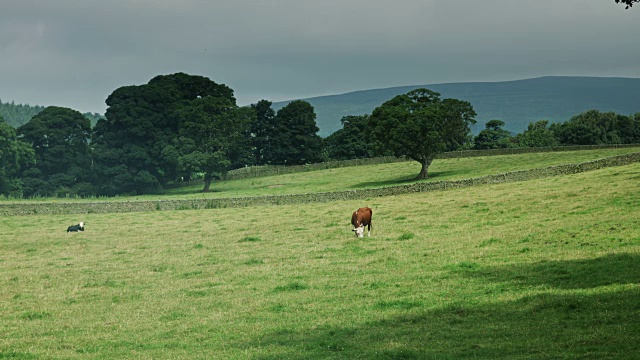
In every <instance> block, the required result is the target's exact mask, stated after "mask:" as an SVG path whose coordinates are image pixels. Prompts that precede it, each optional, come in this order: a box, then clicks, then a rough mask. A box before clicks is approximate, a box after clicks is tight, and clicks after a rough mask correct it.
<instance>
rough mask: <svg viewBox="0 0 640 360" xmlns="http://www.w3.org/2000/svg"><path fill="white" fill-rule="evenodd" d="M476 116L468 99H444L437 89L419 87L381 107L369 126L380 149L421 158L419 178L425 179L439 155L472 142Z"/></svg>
mask: <svg viewBox="0 0 640 360" xmlns="http://www.w3.org/2000/svg"><path fill="white" fill-rule="evenodd" d="M475 116H476V113H475V111H474V110H473V107H472V106H471V104H470V103H469V102H467V101H462V100H458V99H444V100H442V99H440V94H439V93H437V92H434V91H431V90H428V89H416V90H413V91H410V92H408V93H407V94H404V95H398V96H396V97H394V98H393V99H391V100H389V101H387V102H385V103H384V104H382V105H381V106H379V107H377V108H376V109H375V110H374V111H373V113H372V114H371V116H369V122H368V129H369V133H370V135H371V138H372V140H374V149H375V151H376V152H377V153H383V152H385V151H390V152H392V153H393V154H394V155H395V156H406V157H408V158H410V159H413V160H415V161H418V162H419V163H420V164H421V165H422V167H421V169H420V173H419V174H418V176H417V178H420V179H423V178H426V177H427V176H428V169H429V166H430V165H431V162H432V161H433V159H434V158H435V156H436V155H438V154H439V153H441V152H444V151H448V150H455V149H459V148H461V147H462V146H467V145H468V144H469V143H470V141H471V125H472V124H475V122H476V121H475V119H474V117H475Z"/></svg>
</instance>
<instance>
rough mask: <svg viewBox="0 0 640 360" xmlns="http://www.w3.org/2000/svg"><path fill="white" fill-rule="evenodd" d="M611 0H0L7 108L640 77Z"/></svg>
mask: <svg viewBox="0 0 640 360" xmlns="http://www.w3.org/2000/svg"><path fill="white" fill-rule="evenodd" d="M638 33H640V4H638V5H636V6H635V7H633V8H632V9H629V10H625V8H624V6H622V5H620V4H616V3H615V2H614V0H535V1H531V0H528V1H527V0H456V1H453V0H314V1H307V0H108V1H105V0H0V100H2V101H3V102H10V101H12V100H13V101H15V102H16V103H21V104H25V103H28V104H31V105H43V106H48V105H57V106H64V107H69V108H72V109H75V110H78V111H81V112H98V113H104V111H105V109H106V105H105V103H104V101H105V99H106V98H107V96H109V94H111V93H112V92H113V91H114V90H115V89H117V88H119V87H121V86H126V85H141V84H145V83H147V82H148V81H149V80H150V79H151V78H153V77H154V76H156V75H160V74H171V73H176V72H185V73H188V74H193V75H202V76H206V77H208V78H210V79H211V80H213V81H215V82H217V83H223V84H226V85H227V86H229V87H231V88H232V89H233V90H234V91H235V95H236V98H237V99H238V103H239V104H240V105H246V104H250V103H255V102H257V101H258V100H260V99H267V100H271V101H280V100H290V99H297V98H307V97H313V96H320V95H330V94H340V93H345V92H349V91H355V90H364V89H371V88H384V87H392V86H402V85H421V84H434V83H448V82H467V81H502V80H516V79H524V78H530V77H538V76H545V75H586V76H620V77H635V78H640V38H638V36H637V34H638Z"/></svg>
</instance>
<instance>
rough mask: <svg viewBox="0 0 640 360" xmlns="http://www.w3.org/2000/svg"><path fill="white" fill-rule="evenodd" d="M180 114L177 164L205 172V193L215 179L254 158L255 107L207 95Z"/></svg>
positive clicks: (185, 169)
mask: <svg viewBox="0 0 640 360" xmlns="http://www.w3.org/2000/svg"><path fill="white" fill-rule="evenodd" d="M180 116H181V118H182V125H181V129H180V139H179V142H180V144H181V148H180V154H181V155H180V156H179V157H178V164H179V165H180V170H182V171H183V172H186V173H193V172H202V173H204V189H203V192H207V191H209V188H210V185H211V181H212V180H213V179H222V178H223V177H224V175H226V173H227V172H228V171H229V170H230V169H233V168H238V167H240V166H242V165H243V164H247V163H248V162H250V161H251V160H252V159H251V156H252V154H251V149H250V132H249V131H250V124H251V122H252V121H253V118H254V116H255V111H254V110H253V109H252V108H239V107H238V106H236V104H235V102H234V101H232V100H230V99H227V98H224V97H213V96H206V97H204V98H199V99H195V100H193V101H192V102H191V104H190V106H189V107H185V108H184V110H183V111H182V113H181V114H180Z"/></svg>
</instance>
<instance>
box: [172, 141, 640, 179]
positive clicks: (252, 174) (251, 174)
mask: <svg viewBox="0 0 640 360" xmlns="http://www.w3.org/2000/svg"><path fill="white" fill-rule="evenodd" d="M632 147H640V144H614V145H569V146H553V147H531V148H509V149H488V150H461V151H448V152H444V153H441V154H438V155H437V156H436V159H457V158H468V157H479V156H499V155H515V154H532V153H541V152H561V151H580V150H598V149H619V148H632ZM403 161H414V160H411V159H409V158H406V157H395V156H380V157H374V158H365V159H353V160H335V161H327V162H322V163H317V164H305V165H258V166H247V167H244V168H240V169H235V170H231V171H229V172H228V173H227V175H226V176H225V178H224V179H225V180H238V179H247V178H256V177H262V176H272V175H282V174H293V173H298V172H305V171H315V170H327V169H335V168H341V167H350V166H365V165H377V164H388V163H394V162H403ZM186 185H189V184H186ZM178 186H179V185H178Z"/></svg>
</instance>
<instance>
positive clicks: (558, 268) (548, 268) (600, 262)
mask: <svg viewBox="0 0 640 360" xmlns="http://www.w3.org/2000/svg"><path fill="white" fill-rule="evenodd" d="M468 275H470V276H474V277H480V278H482V279H486V280H490V281H495V282H508V283H511V284H515V285H519V286H549V287H553V288H557V289H566V290H575V289H592V288H596V287H599V286H606V285H612V284H640V256H639V255H636V254H628V253H621V254H610V255H605V256H602V257H599V258H593V259H584V260H569V261H564V260H562V261H541V262H537V263H533V264H518V265H510V266H497V267H489V268H479V269H477V271H470V272H468Z"/></svg>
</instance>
